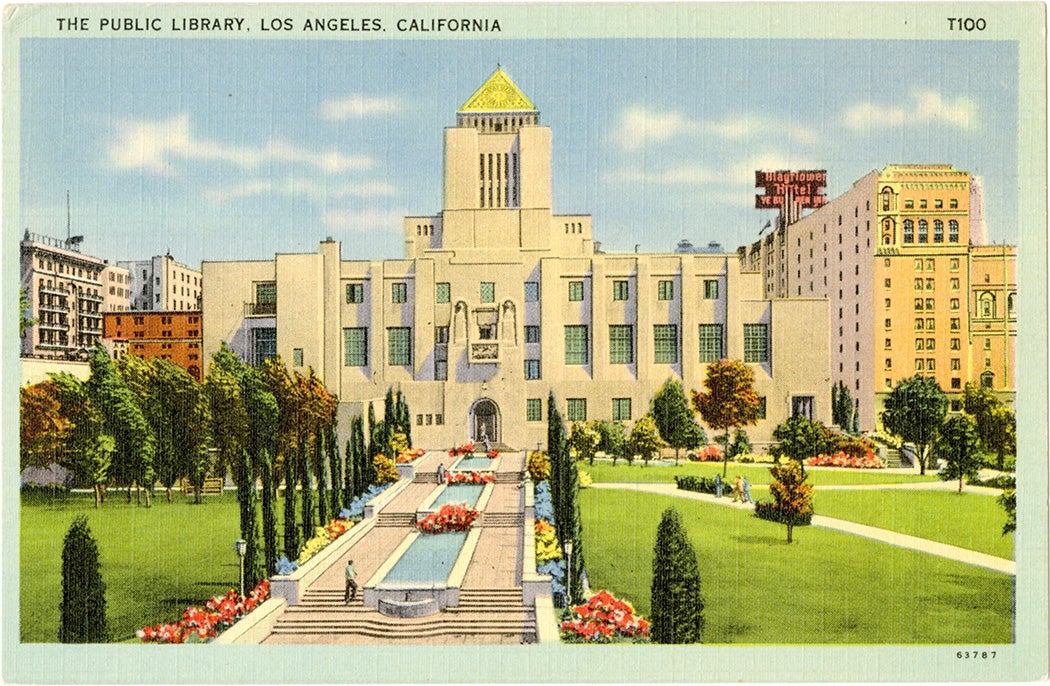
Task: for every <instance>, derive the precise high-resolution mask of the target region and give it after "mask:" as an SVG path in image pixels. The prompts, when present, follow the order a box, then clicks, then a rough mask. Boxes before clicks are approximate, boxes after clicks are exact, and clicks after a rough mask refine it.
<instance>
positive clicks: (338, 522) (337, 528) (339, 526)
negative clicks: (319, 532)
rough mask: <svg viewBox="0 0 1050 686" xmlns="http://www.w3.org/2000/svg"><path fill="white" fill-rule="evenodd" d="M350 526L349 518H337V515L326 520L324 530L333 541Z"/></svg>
mask: <svg viewBox="0 0 1050 686" xmlns="http://www.w3.org/2000/svg"><path fill="white" fill-rule="evenodd" d="M349 528H350V520H348V519H339V518H338V517H337V518H335V519H333V520H332V521H330V522H328V524H327V525H326V526H325V528H324V530H325V531H326V532H327V533H328V537H329V538H330V539H332V540H333V541H334V540H335V539H337V538H339V537H340V536H342V535H343V534H345V533H346V530H347V529H349Z"/></svg>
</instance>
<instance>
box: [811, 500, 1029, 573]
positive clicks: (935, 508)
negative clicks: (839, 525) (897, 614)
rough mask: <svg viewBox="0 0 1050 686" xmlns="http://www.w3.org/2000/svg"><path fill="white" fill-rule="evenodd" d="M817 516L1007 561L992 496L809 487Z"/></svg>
mask: <svg viewBox="0 0 1050 686" xmlns="http://www.w3.org/2000/svg"><path fill="white" fill-rule="evenodd" d="M814 493H815V495H814V500H813V508H814V510H815V511H816V513H817V514H822V515H827V516H828V517H837V518H839V519H846V520H848V521H851V522H857V523H859V524H867V525H869V526H877V527H879V528H882V529H890V530H891V531H897V532H900V533H902V534H908V535H910V536H918V537H920V538H928V539H930V540H931V541H937V542H939V543H948V544H950V545H957V546H959V547H960V548H966V549H968V550H976V551H978V552H981V553H987V554H988V555H995V556H996V557H1005V558H1008V559H1013V550H1014V546H1013V534H1007V535H1006V536H1003V535H1002V531H1003V524H1004V523H1005V522H1006V514H1005V513H1004V512H1003V508H1002V507H1000V506H999V503H998V502H997V501H996V498H994V497H993V496H988V495H977V494H976V493H967V492H966V491H965V490H964V491H963V493H962V494H961V495H960V494H958V493H956V492H954V491H894V490H889V489H886V490H875V491H867V490H865V491H822V490H820V489H819V488H818V489H816V490H815V492H814Z"/></svg>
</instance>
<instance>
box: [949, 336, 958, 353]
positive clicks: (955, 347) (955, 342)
mask: <svg viewBox="0 0 1050 686" xmlns="http://www.w3.org/2000/svg"><path fill="white" fill-rule="evenodd" d="M948 347H949V348H951V349H952V350H958V349H959V339H958V338H953V339H951V340H950V341H948Z"/></svg>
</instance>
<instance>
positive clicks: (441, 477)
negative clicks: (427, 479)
mask: <svg viewBox="0 0 1050 686" xmlns="http://www.w3.org/2000/svg"><path fill="white" fill-rule="evenodd" d="M437 480H438V483H439V484H443V483H445V482H446V481H448V470H447V469H445V463H444V462H441V463H440V464H438V468H437Z"/></svg>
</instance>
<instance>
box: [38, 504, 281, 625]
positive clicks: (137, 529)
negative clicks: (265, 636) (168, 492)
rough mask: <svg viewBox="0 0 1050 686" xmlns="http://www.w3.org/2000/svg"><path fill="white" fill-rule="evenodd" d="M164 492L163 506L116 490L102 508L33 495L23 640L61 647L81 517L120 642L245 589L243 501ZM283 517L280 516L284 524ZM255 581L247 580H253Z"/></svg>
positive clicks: (112, 623) (109, 618) (112, 622)
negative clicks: (73, 531) (68, 558)
mask: <svg viewBox="0 0 1050 686" xmlns="http://www.w3.org/2000/svg"><path fill="white" fill-rule="evenodd" d="M191 502H192V500H191V499H190V498H187V497H185V496H182V495H179V494H176V495H175V498H174V502H173V503H172V504H170V505H169V504H168V503H167V502H166V499H165V496H164V493H163V492H162V491H158V492H157V494H156V496H155V497H154V499H153V507H151V508H149V509H147V508H146V507H143V506H138V507H136V506H135V505H134V504H131V505H129V504H127V502H126V501H125V496H124V494H123V493H121V492H111V493H110V495H109V498H108V499H107V501H106V503H105V504H104V505H103V506H102V508H101V509H98V510H95V509H94V507H93V505H94V502H93V500H92V498H91V496H90V495H84V496H81V495H79V494H76V495H73V496H69V497H66V498H60V499H58V500H56V501H49V500H47V499H44V498H41V497H39V496H37V495H34V496H24V497H23V500H22V508H21V542H20V546H21V548H20V562H19V564H20V569H19V574H20V575H21V576H20V588H19V597H20V601H21V603H20V604H21V640H22V641H23V642H42V641H43V642H57V640H58V624H59V609H58V608H59V603H60V602H61V599H62V541H63V539H64V537H65V534H66V531H67V530H68V529H69V524H70V522H72V521H73V517H74V516H75V515H77V514H80V513H85V514H87V516H88V526H89V527H90V528H91V533H92V534H93V535H94V537H95V540H96V541H97V542H98V547H99V555H100V557H101V566H102V578H103V580H104V581H105V583H106V610H107V617H108V621H109V631H110V638H111V640H113V641H121V640H127V639H129V638H132V637H133V636H134V633H135V631H137V630H138V629H140V628H142V626H144V625H146V624H158V623H161V622H168V621H174V620H176V619H178V618H179V617H180V616H181V615H182V611H183V610H184V609H185V608H186V606H187V605H196V604H200V603H201V602H203V601H204V600H207V599H208V598H210V597H211V596H212V595H215V594H219V593H225V592H226V591H228V590H229V589H230V588H234V587H236V586H237V583H238V574H239V566H238V559H237V554H236V553H235V552H234V549H233V542H234V541H235V540H237V538H238V537H239V535H238V524H237V499H236V496H235V495H234V494H233V493H225V494H223V495H221V496H205V498H204V502H203V503H202V504H201V505H192V504H191ZM278 521H280V519H278ZM248 583H251V582H250V581H246V584H248Z"/></svg>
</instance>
